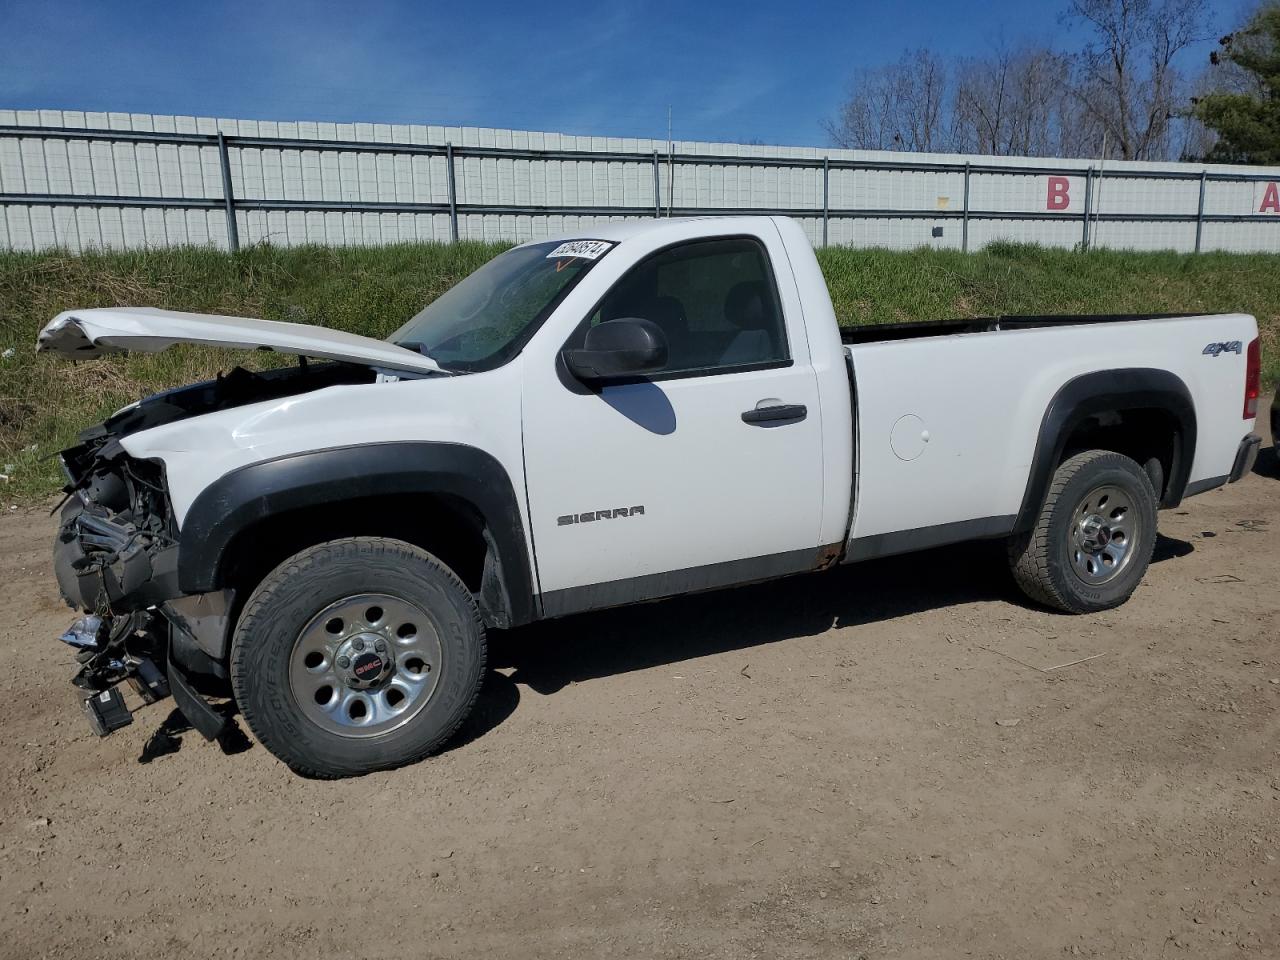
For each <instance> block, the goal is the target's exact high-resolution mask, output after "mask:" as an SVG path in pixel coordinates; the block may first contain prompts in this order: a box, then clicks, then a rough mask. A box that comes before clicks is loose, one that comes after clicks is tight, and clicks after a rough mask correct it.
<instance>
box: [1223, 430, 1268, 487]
mask: <svg viewBox="0 0 1280 960" xmlns="http://www.w3.org/2000/svg"><path fill="white" fill-rule="evenodd" d="M1261 445H1262V438H1261V437H1260V436H1258V435H1257V434H1256V433H1251V434H1249V435H1248V436H1247V437H1245V438H1244V439H1243V440H1241V441H1240V448H1239V449H1238V450H1237V451H1236V462H1235V463H1234V464H1232V465H1231V473H1230V474H1229V475H1228V476H1227V483H1235V482H1236V481H1237V480H1239V479H1240V478H1241V477H1243V476H1245V475H1246V474H1249V473H1252V472H1253V465H1254V463H1255V462H1256V461H1257V459H1258V448H1259V447H1260V446H1261Z"/></svg>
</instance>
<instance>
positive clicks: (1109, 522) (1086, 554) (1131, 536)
mask: <svg viewBox="0 0 1280 960" xmlns="http://www.w3.org/2000/svg"><path fill="white" fill-rule="evenodd" d="M1141 536H1142V530H1141V529H1140V523H1139V519H1138V513H1137V511H1136V510H1135V509H1134V505H1133V501H1132V498H1131V497H1130V496H1129V494H1127V493H1126V492H1125V491H1124V490H1122V489H1121V488H1120V487H1117V486H1113V485H1110V484H1108V485H1106V486H1101V487H1095V488H1094V489H1093V490H1090V491H1089V493H1088V494H1086V495H1085V497H1084V499H1083V500H1081V501H1080V503H1079V505H1078V506H1077V507H1076V509H1075V512H1074V513H1073V514H1072V519H1071V532H1070V533H1069V534H1068V537H1069V541H1070V542H1069V543H1068V544H1067V548H1068V551H1069V552H1070V555H1071V568H1072V569H1073V570H1074V571H1075V574H1076V576H1078V577H1079V578H1080V579H1081V580H1083V581H1084V582H1085V583H1087V584H1089V585H1090V586H1093V587H1096V586H1099V585H1101V584H1104V583H1109V582H1110V581H1112V580H1114V579H1115V578H1116V577H1118V576H1119V575H1120V573H1121V572H1122V571H1123V570H1124V569H1125V566H1126V565H1127V564H1128V563H1129V560H1130V559H1131V558H1132V557H1133V555H1134V552H1135V550H1136V544H1137V541H1138V539H1139V537H1141Z"/></svg>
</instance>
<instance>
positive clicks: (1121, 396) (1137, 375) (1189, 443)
mask: <svg viewBox="0 0 1280 960" xmlns="http://www.w3.org/2000/svg"><path fill="white" fill-rule="evenodd" d="M1125 410H1162V411H1164V412H1166V413H1168V414H1169V416H1170V417H1171V418H1172V419H1173V420H1174V422H1175V423H1176V424H1177V426H1178V440H1177V443H1176V444H1175V446H1174V453H1173V464H1172V469H1170V471H1169V476H1168V478H1167V484H1166V488H1165V495H1164V499H1163V500H1162V501H1161V503H1160V506H1162V507H1176V506H1177V505H1178V504H1179V503H1181V502H1182V497H1183V492H1184V491H1185V490H1186V487H1187V478H1188V477H1189V476H1190V474H1191V461H1192V460H1193V459H1194V458H1195V450H1196V407H1195V402H1194V401H1193V400H1192V399H1191V391H1190V390H1188V389H1187V385H1186V384H1185V383H1183V381H1182V378H1181V377H1179V376H1177V375H1176V374H1173V373H1170V372H1169V371H1168V370H1157V369H1153V368H1148V367H1127V368H1123V369H1119V370H1097V371H1094V372H1093V373H1085V374H1081V375H1080V376H1078V377H1075V378H1074V379H1072V380H1068V381H1067V382H1066V383H1065V384H1063V385H1062V387H1061V388H1060V389H1059V390H1058V392H1057V393H1056V394H1054V396H1053V399H1052V400H1050V401H1049V406H1048V407H1047V408H1046V409H1045V412H1044V418H1043V419H1042V420H1041V422H1040V433H1039V434H1038V435H1037V437H1036V449H1035V454H1034V455H1033V457H1032V460H1031V472H1030V474H1029V475H1028V477H1027V487H1026V491H1025V493H1024V494H1023V497H1022V506H1021V509H1019V511H1018V517H1017V520H1016V522H1015V524H1014V532H1015V533H1025V532H1027V531H1028V530H1030V529H1031V528H1032V527H1033V526H1034V525H1035V521H1036V517H1037V516H1038V515H1039V513H1040V505H1041V504H1042V503H1044V498H1045V495H1046V494H1047V493H1048V491H1049V484H1050V482H1051V481H1052V479H1053V471H1054V470H1055V469H1056V467H1057V465H1058V464H1059V463H1060V462H1061V460H1062V454H1063V450H1064V449H1065V447H1066V444H1067V439H1068V438H1069V437H1070V436H1071V434H1072V432H1073V431H1074V430H1075V429H1076V428H1077V427H1079V426H1080V424H1081V423H1083V422H1084V421H1085V420H1086V419H1088V418H1089V417H1091V416H1096V415H1098V414H1100V413H1108V412H1112V411H1116V412H1123V411H1125Z"/></svg>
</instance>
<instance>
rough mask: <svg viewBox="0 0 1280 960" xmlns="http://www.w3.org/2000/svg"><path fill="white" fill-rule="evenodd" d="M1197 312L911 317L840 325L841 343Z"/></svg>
mask: <svg viewBox="0 0 1280 960" xmlns="http://www.w3.org/2000/svg"><path fill="white" fill-rule="evenodd" d="M1194 316H1198V314H1195V313H1104V314H1044V315H1042V316H1036V315H1030V314H1027V315H1014V316H1004V317H968V318H961V319H956V320H913V321H909V322H907V323H872V324H863V325H861V326H856V327H846V326H841V327H840V340H841V342H843V343H845V344H856V343H881V342H884V341H887V340H914V339H916V338H918V337H949V336H954V335H956V334H960V333H992V332H994V331H997V330H1027V329H1031V328H1034V327H1070V326H1078V325H1080V324H1086V323H1125V322H1132V321H1137V320H1174V319H1179V318H1182V317H1194Z"/></svg>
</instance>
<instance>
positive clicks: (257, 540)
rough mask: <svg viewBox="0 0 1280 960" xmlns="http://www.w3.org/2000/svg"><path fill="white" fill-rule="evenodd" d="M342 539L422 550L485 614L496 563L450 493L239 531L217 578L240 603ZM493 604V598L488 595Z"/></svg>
mask: <svg viewBox="0 0 1280 960" xmlns="http://www.w3.org/2000/svg"><path fill="white" fill-rule="evenodd" d="M342 537H389V538H391V539H395V540H403V541H405V542H406V543H411V544H413V545H414V546H417V547H421V548H422V549H423V550H426V551H427V552H428V553H430V554H432V555H434V556H435V557H437V558H438V559H439V560H440V561H441V562H442V563H444V564H445V565H446V566H448V567H449V568H450V569H451V570H453V572H454V573H456V574H457V575H458V579H460V580H461V581H462V582H463V583H464V584H465V585H466V586H467V589H469V590H470V591H471V592H472V593H473V594H475V595H476V599H477V601H478V602H480V606H481V609H482V611H483V612H484V613H485V616H486V619H490V615H491V614H492V613H495V612H496V611H492V610H488V609H485V607H486V603H485V599H486V598H490V596H489V595H490V593H491V591H490V590H489V589H487V586H488V584H487V582H486V581H488V580H490V579H491V576H490V572H491V571H492V570H493V567H494V563H493V562H491V551H490V549H489V546H490V545H489V541H488V540H487V539H486V537H485V530H484V521H483V519H482V518H481V517H480V515H479V514H478V513H477V512H476V511H475V509H474V508H473V507H472V506H471V505H470V504H468V503H467V502H466V501H464V500H461V499H458V498H456V497H450V496H448V495H434V494H433V495H423V494H398V495H387V496H377V497H363V498H358V499H352V500H345V501H342V502H340V503H325V504H319V505H314V506H307V507H300V508H298V509H296V510H288V511H285V512H283V513H277V514H273V515H272V516H269V517H266V518H264V519H262V520H260V521H258V522H257V523H255V524H253V525H252V526H250V527H246V528H245V529H243V530H241V531H240V532H239V533H238V534H237V535H236V536H235V538H234V539H233V540H232V541H231V542H230V544H228V546H227V550H226V553H225V554H224V556H223V559H222V564H221V571H220V580H221V582H222V583H223V584H225V585H226V586H229V587H232V588H233V589H235V591H236V595H237V598H238V600H239V602H241V603H243V601H244V600H245V599H247V597H248V595H249V593H250V592H251V591H252V590H253V588H254V587H256V586H257V585H258V584H259V583H261V582H262V579H263V577H265V576H266V575H267V574H268V573H270V572H271V570H273V569H274V568H275V567H277V566H278V565H279V564H280V563H282V562H283V561H284V560H286V559H288V558H289V557H291V556H293V555H294V554H295V553H297V552H298V551H300V550H304V549H306V548H307V547H311V546H314V545H316V544H317V543H324V542H326V541H328V540H337V539H339V538H342ZM490 599H491V598H490Z"/></svg>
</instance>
